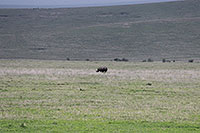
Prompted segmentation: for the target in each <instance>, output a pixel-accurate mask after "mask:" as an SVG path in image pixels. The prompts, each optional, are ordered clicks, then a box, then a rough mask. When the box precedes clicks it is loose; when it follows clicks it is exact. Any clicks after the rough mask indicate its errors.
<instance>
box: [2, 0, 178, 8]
mask: <svg viewBox="0 0 200 133" xmlns="http://www.w3.org/2000/svg"><path fill="white" fill-rule="evenodd" d="M168 1H176V0H0V8H12V7H14V8H17V7H18V8H20V7H27V8H29V7H87V6H106V5H124V4H141V3H153V2H168Z"/></svg>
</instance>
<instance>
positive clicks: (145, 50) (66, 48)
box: [0, 0, 200, 60]
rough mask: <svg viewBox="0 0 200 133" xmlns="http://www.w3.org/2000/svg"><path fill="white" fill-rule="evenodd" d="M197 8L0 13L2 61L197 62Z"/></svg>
mask: <svg viewBox="0 0 200 133" xmlns="http://www.w3.org/2000/svg"><path fill="white" fill-rule="evenodd" d="M199 5H200V4H199V1H198V0H186V1H181V2H169V3H156V4H143V5H130V6H113V7H95V8H72V9H70V8H69V9H12V10H11V9H0V25H1V26H0V58H26V59H55V60H56V59H61V60H62V59H64V60H65V59H67V58H70V59H71V60H85V59H90V60H111V59H114V58H127V59H129V60H143V59H147V58H152V59H154V60H161V59H162V58H169V59H176V60H188V59H191V58H193V59H199V57H200V55H199V53H200V49H199V41H200V40H199V37H198V35H199V34H200V31H199V30H198V29H199V27H200V23H199V21H200V16H199V14H200V7H199Z"/></svg>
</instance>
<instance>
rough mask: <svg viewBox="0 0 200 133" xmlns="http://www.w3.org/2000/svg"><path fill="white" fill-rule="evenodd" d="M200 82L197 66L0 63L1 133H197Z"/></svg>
mask: <svg viewBox="0 0 200 133" xmlns="http://www.w3.org/2000/svg"><path fill="white" fill-rule="evenodd" d="M98 66H107V67H108V68H109V70H108V72H107V73H105V74H103V73H96V72H95V69H96V68H97V67H98ZM199 80H200V67H199V63H187V62H175V63H162V62H146V63H143V62H111V61H104V62H103V61H55V60H51V61H50V60H0V132H200V126H199V125H200V82H199Z"/></svg>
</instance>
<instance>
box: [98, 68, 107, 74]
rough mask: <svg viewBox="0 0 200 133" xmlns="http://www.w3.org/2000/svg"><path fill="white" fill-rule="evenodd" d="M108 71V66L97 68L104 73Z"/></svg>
mask: <svg viewBox="0 0 200 133" xmlns="http://www.w3.org/2000/svg"><path fill="white" fill-rule="evenodd" d="M107 71H108V68H107V67H99V68H97V70H96V72H102V73H106V72H107Z"/></svg>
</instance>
